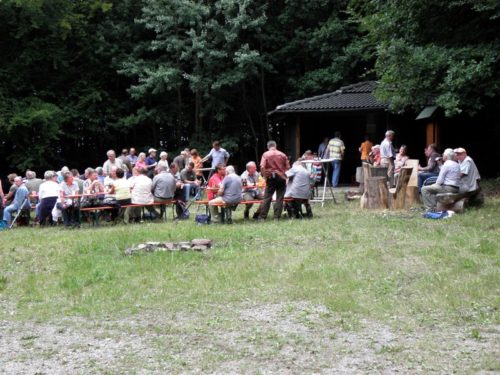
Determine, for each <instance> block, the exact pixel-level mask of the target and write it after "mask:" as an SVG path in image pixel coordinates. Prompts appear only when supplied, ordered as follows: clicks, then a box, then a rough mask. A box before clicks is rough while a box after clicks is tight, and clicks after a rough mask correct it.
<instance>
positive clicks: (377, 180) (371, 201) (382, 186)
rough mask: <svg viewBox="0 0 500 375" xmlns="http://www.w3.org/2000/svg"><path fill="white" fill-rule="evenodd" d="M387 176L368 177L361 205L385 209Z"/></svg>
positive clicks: (386, 203) (386, 205)
mask: <svg viewBox="0 0 500 375" xmlns="http://www.w3.org/2000/svg"><path fill="white" fill-rule="evenodd" d="M388 193H389V192H388V190H387V176H383V177H382V176H378V177H368V178H367V179H366V185H365V194H364V195H363V199H362V200H361V207H362V208H368V209H386V208H387V207H388Z"/></svg>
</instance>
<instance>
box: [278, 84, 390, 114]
mask: <svg viewBox="0 0 500 375" xmlns="http://www.w3.org/2000/svg"><path fill="white" fill-rule="evenodd" d="M376 88H377V82H376V81H365V82H359V83H355V84H352V85H349V86H344V87H341V88H340V89H338V90H336V91H334V92H329V93H327V94H323V95H318V96H312V97H310V98H305V99H301V100H297V101H294V102H290V103H285V104H282V105H279V106H277V107H276V109H275V110H274V111H272V112H271V113H270V114H278V113H300V112H336V111H368V110H386V109H387V108H388V104H387V103H383V102H380V101H378V100H377V99H376V98H375V96H374V95H373V91H375V89H376Z"/></svg>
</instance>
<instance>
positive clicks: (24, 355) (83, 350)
mask: <svg viewBox="0 0 500 375" xmlns="http://www.w3.org/2000/svg"><path fill="white" fill-rule="evenodd" d="M197 310H202V311H205V312H204V313H197V312H194V311H191V312H185V313H176V314H169V313H165V312H161V311H144V312H142V313H139V314H136V315H133V316H128V317H121V318H115V317H114V318H108V319H102V318H100V319H99V320H98V321H93V320H91V319H87V318H64V319H62V320H60V321H52V322H49V323H47V322H43V323H37V322H20V321H18V320H4V321H0V373H2V374H4V373H5V374H68V373H72V374H96V373H98V374H100V373H106V374H115V373H116V374H150V373H152V374H165V373H195V374H202V373H203V374H206V373H217V374H235V373H237V374H241V373H248V374H313V373H314V374H367V373H368V374H371V373H373V374H380V373H387V374H393V373H412V374H414V373H442V374H450V373H496V372H495V370H498V364H499V362H498V358H499V357H500V350H499V342H500V340H499V339H500V327H499V326H496V325H488V327H477V326H472V325H471V326H469V325H462V326H452V325H448V324H446V325H445V324H441V323H439V319H435V320H434V321H433V323H430V324H429V322H426V323H425V324H418V323H416V324H415V323H414V322H413V323H409V324H407V323H404V324H403V323H402V322H400V321H398V319H397V318H395V317H394V318H388V320H387V321H389V322H390V323H388V324H387V323H379V322H377V321H369V320H363V319H361V320H360V319H357V318H356V317H350V316H341V315H338V314H334V313H332V312H330V311H329V310H328V309H327V308H326V307H324V306H315V305H312V304H310V303H306V302H299V303H288V304H286V303H281V304H268V305H258V306H255V305H253V304H252V303H250V302H248V303H245V304H243V305H238V306H227V307H224V306H204V308H203V309H197ZM207 311H208V312H207ZM431 320H432V319H431Z"/></svg>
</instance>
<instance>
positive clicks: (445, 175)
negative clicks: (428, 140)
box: [422, 148, 460, 211]
mask: <svg viewBox="0 0 500 375" xmlns="http://www.w3.org/2000/svg"><path fill="white" fill-rule="evenodd" d="M443 160H444V164H443V166H442V167H441V170H440V171H439V175H438V178H437V180H436V182H435V183H434V184H432V185H429V186H424V187H422V201H423V203H424V206H425V208H426V209H427V210H430V211H432V210H435V208H436V205H437V195H438V194H442V193H458V190H459V189H460V166H459V165H458V163H457V162H456V161H455V153H454V152H453V150H452V149H451V148H447V149H446V150H444V152H443Z"/></svg>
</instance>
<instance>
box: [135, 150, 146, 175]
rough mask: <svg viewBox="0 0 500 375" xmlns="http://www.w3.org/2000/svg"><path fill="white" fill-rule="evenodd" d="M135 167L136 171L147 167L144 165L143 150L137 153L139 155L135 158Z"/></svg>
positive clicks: (144, 156)
mask: <svg viewBox="0 0 500 375" xmlns="http://www.w3.org/2000/svg"><path fill="white" fill-rule="evenodd" d="M135 167H136V168H137V170H138V171H141V169H147V168H148V166H147V165H146V154H145V153H144V152H141V153H140V154H139V157H138V158H137V161H136V162H135Z"/></svg>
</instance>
